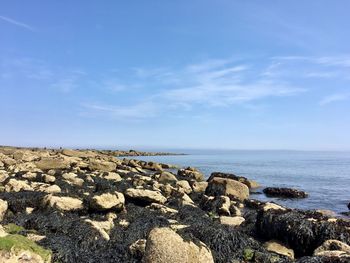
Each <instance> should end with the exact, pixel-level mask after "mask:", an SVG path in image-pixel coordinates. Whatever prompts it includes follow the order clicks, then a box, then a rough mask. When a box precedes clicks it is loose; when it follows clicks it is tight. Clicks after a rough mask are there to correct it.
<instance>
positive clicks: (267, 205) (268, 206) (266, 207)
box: [263, 203, 286, 212]
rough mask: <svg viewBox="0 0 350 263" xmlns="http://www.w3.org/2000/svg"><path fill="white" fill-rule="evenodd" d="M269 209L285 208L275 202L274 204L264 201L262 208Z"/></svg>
mask: <svg viewBox="0 0 350 263" xmlns="http://www.w3.org/2000/svg"><path fill="white" fill-rule="evenodd" d="M270 209H273V210H283V211H284V210H286V209H285V208H284V207H283V206H280V205H277V204H274V203H266V204H265V205H264V206H263V210H264V211H265V212H266V211H268V210H270Z"/></svg>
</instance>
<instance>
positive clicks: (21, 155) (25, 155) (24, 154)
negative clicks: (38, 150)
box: [13, 150, 39, 162]
mask: <svg viewBox="0 0 350 263" xmlns="http://www.w3.org/2000/svg"><path fill="white" fill-rule="evenodd" d="M13 159H15V160H16V161H25V162H32V161H34V160H37V159H39V156H38V155H37V154H35V153H34V152H32V151H23V150H18V151H15V152H14V153H13Z"/></svg>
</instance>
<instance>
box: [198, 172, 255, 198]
mask: <svg viewBox="0 0 350 263" xmlns="http://www.w3.org/2000/svg"><path fill="white" fill-rule="evenodd" d="M205 193H206V194H207V195H213V196H218V195H226V196H228V197H230V198H231V199H238V200H240V201H244V200H245V199H247V198H248V197H249V188H248V187H247V186H246V185H245V184H242V183H240V182H238V181H235V180H232V179H225V178H218V177H215V178H213V179H212V180H211V181H210V182H209V184H208V187H207V189H206V191H205Z"/></svg>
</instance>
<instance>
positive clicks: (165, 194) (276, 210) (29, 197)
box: [0, 148, 350, 263]
mask: <svg viewBox="0 0 350 263" xmlns="http://www.w3.org/2000/svg"><path fill="white" fill-rule="evenodd" d="M170 168H173V166H171V165H167V164H160V163H155V162H144V161H139V160H130V159H118V158H115V157H114V156H112V155H111V154H109V153H105V152H98V151H90V150H89V151H78V150H44V149H18V148H0V222H1V226H0V262H144V263H151V262H152V263H153V262H155V263H165V262H173V263H177V262H179V263H180V262H181V263H186V262H188V263H195V262H198V263H199V262H201V263H202V262H203V263H206V262H208V263H211V262H222V263H226V262H235V263H239V262H262V263H264V262H266V263H268V262H269V263H272V262H285V263H289V262H299V263H316V262H317V263H318V262H349V260H350V249H349V244H350V222H349V221H348V220H345V219H340V218H332V217H328V216H326V215H324V214H323V213H320V212H317V211H299V210H293V209H288V208H285V207H282V206H279V205H277V204H274V203H264V202H260V201H256V200H253V199H250V198H249V195H250V191H251V189H252V188H254V187H256V186H257V183H256V182H254V181H251V180H248V179H247V178H244V177H239V176H236V175H234V174H225V173H213V174H212V175H211V176H210V177H209V179H208V180H207V181H205V180H204V176H203V174H202V173H201V172H199V171H198V170H197V169H195V168H191V167H188V168H185V169H179V170H177V172H176V173H174V172H172V171H173V169H170Z"/></svg>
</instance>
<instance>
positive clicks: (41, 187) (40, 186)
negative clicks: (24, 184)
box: [31, 183, 61, 194]
mask: <svg viewBox="0 0 350 263" xmlns="http://www.w3.org/2000/svg"><path fill="white" fill-rule="evenodd" d="M31 186H32V187H33V189H34V190H35V191H38V192H44V193H48V194H54V193H60V192H61V188H60V187H59V186H58V185H55V184H54V185H50V184H44V183H32V185H31Z"/></svg>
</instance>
